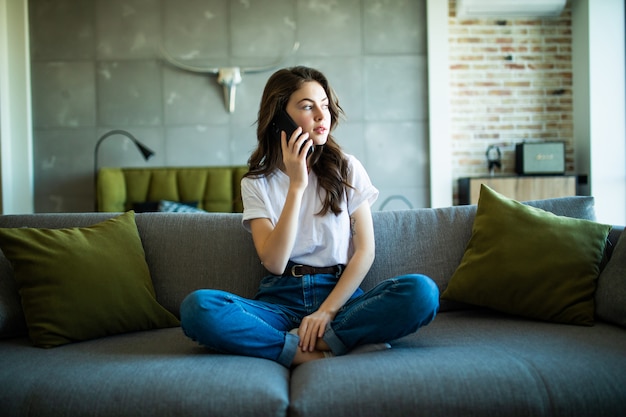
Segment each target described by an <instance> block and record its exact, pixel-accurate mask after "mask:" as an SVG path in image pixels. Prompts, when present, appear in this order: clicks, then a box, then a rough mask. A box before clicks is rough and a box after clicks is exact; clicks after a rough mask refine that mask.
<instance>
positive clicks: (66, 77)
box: [31, 61, 96, 128]
mask: <svg viewBox="0 0 626 417" xmlns="http://www.w3.org/2000/svg"><path fill="white" fill-rule="evenodd" d="M31 69H32V71H31V77H32V80H31V82H32V96H33V123H34V126H35V127H68V128H76V127H85V126H94V125H95V124H96V88H95V79H94V63H93V62H92V61H88V62H72V61H64V62H33V63H32V64H31Z"/></svg>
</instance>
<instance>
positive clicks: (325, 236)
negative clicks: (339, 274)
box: [241, 154, 378, 267]
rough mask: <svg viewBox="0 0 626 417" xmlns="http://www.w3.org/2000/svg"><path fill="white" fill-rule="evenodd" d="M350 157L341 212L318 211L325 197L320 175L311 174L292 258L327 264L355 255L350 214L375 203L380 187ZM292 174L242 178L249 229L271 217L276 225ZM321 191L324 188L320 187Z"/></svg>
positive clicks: (244, 218)
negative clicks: (322, 195) (336, 213)
mask: <svg viewBox="0 0 626 417" xmlns="http://www.w3.org/2000/svg"><path fill="white" fill-rule="evenodd" d="M345 156H346V158H347V159H348V178H347V180H348V183H349V184H351V185H352V187H354V188H349V187H348V188H346V194H347V197H348V198H347V202H346V199H345V198H344V199H343V201H342V202H341V209H342V210H343V211H342V213H341V214H339V215H338V216H336V215H335V214H334V213H333V212H332V211H331V212H329V213H327V214H326V215H324V216H319V215H316V213H318V212H319V211H320V210H321V208H322V199H320V198H319V197H318V195H317V175H315V174H314V173H313V172H311V173H310V174H309V183H308V185H307V188H306V190H305V191H304V195H303V197H302V208H301V210H300V216H299V222H298V226H299V230H298V237H297V238H296V242H295V245H294V248H293V251H292V253H291V256H290V257H289V259H291V260H292V261H294V262H296V263H299V264H304V265H311V266H316V267H324V266H330V265H336V264H347V263H348V260H349V259H350V257H351V256H352V236H351V233H350V215H352V213H354V211H355V210H356V209H357V208H358V207H359V206H360V205H361V204H362V203H364V202H367V203H368V204H370V205H372V204H373V203H374V202H375V201H376V199H377V198H378V190H377V189H376V187H374V186H373V185H372V182H371V181H370V178H369V176H368V175H367V172H366V171H365V168H363V165H362V164H361V163H360V162H359V161H358V160H357V159H356V158H355V157H354V156H352V155H347V154H346V155H345ZM288 189H289V177H288V176H287V174H285V173H284V172H282V171H280V170H276V171H275V172H274V173H272V174H270V175H269V176H265V177H259V178H249V177H248V178H244V179H243V180H242V181H241V196H242V199H243V206H244V210H243V226H244V227H245V228H246V230H248V231H250V220H252V219H258V218H266V219H269V220H270V221H271V222H272V224H273V225H276V223H277V222H278V218H279V217H280V213H281V212H282V210H283V206H284V205H285V200H286V198H287V190H288ZM321 192H322V193H324V192H325V191H324V190H323V189H321Z"/></svg>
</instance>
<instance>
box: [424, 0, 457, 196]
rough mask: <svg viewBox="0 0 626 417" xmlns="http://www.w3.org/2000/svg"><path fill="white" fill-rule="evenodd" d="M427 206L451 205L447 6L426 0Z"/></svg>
mask: <svg viewBox="0 0 626 417" xmlns="http://www.w3.org/2000/svg"><path fill="white" fill-rule="evenodd" d="M426 11H427V17H426V25H427V26H428V126H429V149H430V206H431V207H447V206H451V205H452V197H453V196H452V193H453V191H452V147H451V138H450V76H449V73H450V71H449V68H450V66H449V58H448V56H449V54H448V48H449V47H448V37H449V35H448V2H447V1H441V0H427V3H426Z"/></svg>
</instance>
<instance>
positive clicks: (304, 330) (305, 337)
mask: <svg viewBox="0 0 626 417" xmlns="http://www.w3.org/2000/svg"><path fill="white" fill-rule="evenodd" d="M333 318H334V315H333V314H331V313H329V312H326V311H321V310H317V311H316V312H315V313H313V314H311V315H308V316H306V317H304V318H303V319H302V323H300V330H299V331H298V336H300V344H299V346H300V349H302V351H303V352H307V351H308V352H313V351H314V350H316V345H317V341H318V339H321V338H322V336H324V332H325V331H326V326H328V324H329V323H330V322H331V321H332V320H333Z"/></svg>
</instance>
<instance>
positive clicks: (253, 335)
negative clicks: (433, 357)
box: [180, 274, 439, 367]
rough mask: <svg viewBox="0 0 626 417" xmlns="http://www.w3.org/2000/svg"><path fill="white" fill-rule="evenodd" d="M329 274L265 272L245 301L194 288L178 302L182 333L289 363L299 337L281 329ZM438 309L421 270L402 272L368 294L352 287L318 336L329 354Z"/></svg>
mask: <svg viewBox="0 0 626 417" xmlns="http://www.w3.org/2000/svg"><path fill="white" fill-rule="evenodd" d="M337 280H338V278H337V277H336V276H335V275H333V274H316V275H304V276H302V277H299V278H295V277H281V276H274V275H270V276H268V277H266V278H264V279H263V280H262V281H261V285H260V288H259V291H258V293H257V295H256V296H255V298H254V299H253V300H250V299H246V298H243V297H240V296H237V295H235V294H231V293H228V292H224V291H220V290H208V289H207V290H197V291H194V292H192V293H191V294H189V295H188V296H187V297H186V298H185V299H184V300H183V302H182V304H181V307H180V315H181V325H182V328H183V331H184V332H185V334H186V335H187V336H188V337H190V338H191V339H193V340H195V341H198V342H199V343H200V344H202V345H204V346H206V347H208V348H210V349H213V350H215V351H218V352H223V353H232V354H239V355H245V356H255V357H261V358H266V359H271V360H274V361H277V362H279V363H280V364H282V365H284V366H287V367H288V366H290V365H291V363H292V362H293V358H294V356H295V354H296V349H298V341H299V338H298V336H297V335H294V334H291V333H289V330H291V329H293V328H295V327H298V326H299V325H300V322H301V321H302V318H303V317H305V316H307V315H309V314H311V313H313V312H315V311H316V310H317V309H318V308H319V306H320V305H321V304H322V302H323V301H324V300H325V299H326V297H327V296H328V294H329V293H330V292H331V291H332V289H333V288H334V286H335V284H336V283H337ZM438 308H439V290H438V288H437V286H436V285H435V283H434V282H433V281H432V280H431V279H430V278H428V277H426V276H424V275H417V274H411V275H403V276H400V277H396V278H392V279H389V280H386V281H383V282H381V283H380V284H378V285H377V286H376V287H374V288H372V289H371V290H370V291H368V292H365V293H364V292H363V291H362V290H361V289H359V290H357V291H356V292H355V293H354V294H353V295H352V297H351V298H350V300H349V301H348V302H347V303H346V304H345V305H344V306H343V307H342V308H341V309H340V310H339V312H338V313H337V315H336V316H335V318H334V320H333V321H332V322H331V323H330V325H329V326H328V328H327V329H326V332H325V334H324V336H323V340H324V341H325V342H326V344H328V346H329V347H330V349H331V351H332V352H333V353H334V354H335V355H343V354H345V353H347V352H349V351H350V350H352V349H353V348H355V347H356V346H359V345H363V344H368V343H384V342H389V341H391V340H394V339H398V338H400V337H403V336H406V335H408V334H411V333H414V332H416V331H417V329H419V328H420V327H421V326H424V325H426V324H428V323H430V322H431V321H432V320H433V319H434V318H435V314H436V313H437V310H438Z"/></svg>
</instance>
